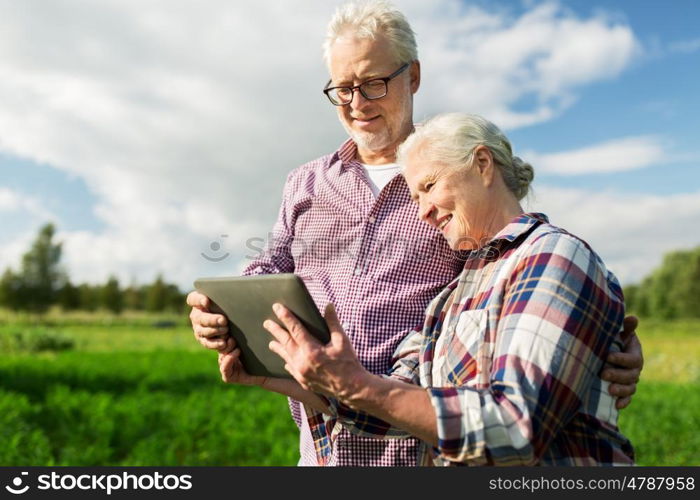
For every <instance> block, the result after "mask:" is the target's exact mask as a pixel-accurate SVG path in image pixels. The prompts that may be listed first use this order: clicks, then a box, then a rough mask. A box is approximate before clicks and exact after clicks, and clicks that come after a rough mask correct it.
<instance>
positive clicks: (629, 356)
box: [605, 352, 643, 370]
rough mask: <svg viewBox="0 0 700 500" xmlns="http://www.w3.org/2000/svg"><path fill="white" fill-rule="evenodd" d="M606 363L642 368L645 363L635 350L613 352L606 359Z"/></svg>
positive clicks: (622, 366) (621, 366)
mask: <svg viewBox="0 0 700 500" xmlns="http://www.w3.org/2000/svg"><path fill="white" fill-rule="evenodd" d="M605 361H606V363H608V364H611V365H615V366H616V367H620V368H630V369H637V370H638V369H640V368H641V367H642V364H643V359H642V356H641V355H640V354H638V353H633V352H611V353H610V354H608V357H607V358H606V359H605Z"/></svg>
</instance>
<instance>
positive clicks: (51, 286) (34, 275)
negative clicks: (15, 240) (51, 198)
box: [16, 223, 66, 313]
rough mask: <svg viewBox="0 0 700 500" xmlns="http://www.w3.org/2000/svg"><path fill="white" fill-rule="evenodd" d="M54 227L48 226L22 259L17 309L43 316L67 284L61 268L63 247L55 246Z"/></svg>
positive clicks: (45, 226) (40, 232) (56, 244)
mask: <svg viewBox="0 0 700 500" xmlns="http://www.w3.org/2000/svg"><path fill="white" fill-rule="evenodd" d="M54 232H55V230H54V226H53V224H51V223H49V224H46V225H44V226H43V227H42V228H41V229H40V230H39V234H38V235H37V238H36V240H34V243H32V246H31V248H30V249H29V251H28V252H27V253H25V254H24V255H23V256H22V267H21V270H20V273H19V276H18V279H19V281H18V283H19V286H18V289H17V290H16V292H17V296H16V298H17V303H16V304H17V307H16V308H17V309H25V310H28V311H33V312H38V313H43V312H45V311H46V310H47V309H48V308H49V306H50V305H51V304H53V303H55V301H56V298H57V294H58V290H59V289H60V288H61V287H62V286H63V284H64V283H65V281H66V278H65V274H64V273H63V271H62V270H61V268H60V267H59V261H60V259H61V243H54V242H53V236H54Z"/></svg>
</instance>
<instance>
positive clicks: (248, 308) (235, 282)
mask: <svg viewBox="0 0 700 500" xmlns="http://www.w3.org/2000/svg"><path fill="white" fill-rule="evenodd" d="M194 287H195V289H197V291H198V292H201V293H203V294H204V295H206V296H207V297H209V298H210V299H211V300H212V302H213V304H212V306H213V307H211V308H210V311H211V312H219V313H221V314H224V315H225V316H226V317H227V318H228V325H229V331H230V333H231V335H232V336H233V338H234V339H235V340H236V344H238V347H240V349H241V362H242V363H243V367H244V368H245V369H246V371H247V372H248V373H250V374H251V375H263V376H266V377H276V378H292V376H291V375H290V374H289V373H288V372H287V371H286V370H285V369H284V361H283V360H282V358H280V357H279V356H278V355H277V354H275V353H274V352H272V351H271V350H270V349H269V348H268V344H269V343H270V341H271V340H273V339H274V338H273V337H272V335H271V334H270V332H268V331H267V330H265V328H263V326H262V324H263V322H264V321H265V320H266V319H271V320H273V321H275V322H276V323H277V324H279V325H280V326H282V327H283V328H284V326H283V325H282V324H281V323H280V321H279V320H278V319H277V316H275V313H274V312H273V311H272V304H274V303H275V302H279V303H280V304H282V305H284V306H285V307H287V309H289V310H290V311H292V312H293V313H294V314H295V315H296V317H297V318H299V320H300V321H301V323H302V324H303V325H304V326H305V327H306V330H307V331H308V332H309V333H311V335H313V336H314V337H316V338H317V339H318V340H319V341H320V342H322V343H324V344H325V343H327V342H328V341H329V340H330V332H329V331H328V327H327V325H326V321H325V320H324V319H323V316H321V313H319V311H318V308H317V307H316V304H315V303H314V301H313V299H312V298H311V295H310V294H309V291H308V290H307V289H306V286H305V285H304V282H303V281H302V280H301V278H299V277H298V276H297V275H295V274H263V275H258V276H237V277H230V278H229V277H226V278H199V279H198V280H196V281H195V282H194Z"/></svg>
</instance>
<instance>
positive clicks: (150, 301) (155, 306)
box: [146, 274, 168, 311]
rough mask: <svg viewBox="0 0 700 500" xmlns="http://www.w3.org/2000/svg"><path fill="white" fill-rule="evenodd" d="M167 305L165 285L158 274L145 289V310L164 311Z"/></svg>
mask: <svg viewBox="0 0 700 500" xmlns="http://www.w3.org/2000/svg"><path fill="white" fill-rule="evenodd" d="M167 304H168V291H167V285H166V284H165V282H164V281H163V276H162V275H161V274H159V275H158V277H157V278H156V280H155V281H154V282H153V283H152V284H151V285H149V286H148V287H147V289H146V310H147V311H164V310H165V307H166V305H167Z"/></svg>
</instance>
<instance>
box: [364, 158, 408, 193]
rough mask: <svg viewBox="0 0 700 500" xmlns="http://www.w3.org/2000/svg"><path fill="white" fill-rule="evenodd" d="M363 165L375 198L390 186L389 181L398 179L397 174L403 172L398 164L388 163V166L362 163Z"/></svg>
mask: <svg viewBox="0 0 700 500" xmlns="http://www.w3.org/2000/svg"><path fill="white" fill-rule="evenodd" d="M361 165H362V168H364V169H365V172H366V173H367V178H368V179H369V184H370V188H371V189H372V194H373V195H374V197H375V198H376V197H377V196H379V192H380V191H381V190H382V189H384V186H386V185H387V184H389V181H391V179H393V178H394V177H396V174H398V173H399V171H400V170H401V167H399V165H398V164H396V163H387V164H386V165H366V164H364V163H362V164H361Z"/></svg>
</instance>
